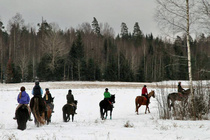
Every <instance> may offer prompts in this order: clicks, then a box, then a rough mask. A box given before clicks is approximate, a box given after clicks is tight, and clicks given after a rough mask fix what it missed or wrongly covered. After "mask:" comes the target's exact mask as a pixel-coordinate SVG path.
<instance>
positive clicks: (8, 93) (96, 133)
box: [0, 81, 210, 140]
mask: <svg viewBox="0 0 210 140" xmlns="http://www.w3.org/2000/svg"><path fill="white" fill-rule="evenodd" d="M176 83H177V81H173V82H169V81H164V82H159V83H128V82H40V86H41V87H42V89H43V90H44V89H45V88H49V89H50V92H51V94H52V96H53V97H55V99H54V104H55V108H54V111H55V113H53V115H52V122H51V123H50V124H49V125H43V126H41V127H36V126H35V125H34V122H33V121H32V122H29V121H28V122H27V128H26V130H24V131H21V130H18V129H17V123H16V121H15V120H13V119H12V118H13V117H14V113H15V108H16V106H17V105H18V104H17V101H16V97H17V95H18V93H19V89H20V87H21V86H25V87H26V92H27V93H28V94H29V95H30V97H31V98H32V94H31V90H32V88H33V86H34V83H19V84H0V106H1V107H0V118H1V119H0V139H1V140H8V139H11V140H29V139H30V140H53V139H54V140H55V139H56V140H140V139H145V140H174V139H179V140H208V139H210V122H209V121H208V120H202V121H179V120H161V119H159V116H158V105H157V100H156V98H151V104H150V111H151V113H149V114H144V111H145V106H141V107H140V108H139V115H136V113H135V102H134V101H135V97H136V96H139V95H140V93H141V88H142V86H143V85H144V84H146V85H147V87H148V91H151V90H155V92H156V95H158V94H160V90H157V89H156V88H155V86H157V85H165V84H167V85H176ZM182 83H183V85H187V82H184V81H183V82H182ZM106 87H108V88H109V91H110V93H111V94H115V96H116V98H115V101H116V103H115V104H114V110H113V113H112V120H110V119H109V115H108V119H107V120H101V119H100V113H99V102H100V101H101V100H102V99H103V93H104V89H105V88H106ZM69 89H72V92H73V95H74V98H75V99H76V100H78V106H77V108H78V109H77V113H78V114H77V115H75V118H74V122H71V121H70V122H67V123H66V122H63V118H62V107H63V105H64V104H65V103H66V94H67V93H68V90H69ZM173 90H175V89H173V88H171V89H170V91H173ZM32 118H33V117H32ZM33 119H34V118H33ZM126 124H128V125H129V126H130V127H125V125H126Z"/></svg>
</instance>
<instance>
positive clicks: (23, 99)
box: [13, 81, 77, 121]
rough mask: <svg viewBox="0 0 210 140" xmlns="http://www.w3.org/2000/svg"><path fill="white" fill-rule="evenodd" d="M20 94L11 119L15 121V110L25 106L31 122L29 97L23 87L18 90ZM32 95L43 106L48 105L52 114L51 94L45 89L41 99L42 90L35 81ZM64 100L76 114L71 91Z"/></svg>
mask: <svg viewBox="0 0 210 140" xmlns="http://www.w3.org/2000/svg"><path fill="white" fill-rule="evenodd" d="M20 91H21V92H20V93H19V94H18V97H17V102H18V103H19V105H18V106H17V107H16V110H15V117H14V118H13V119H15V120H16V119H17V117H16V111H17V109H18V108H19V107H20V106H21V105H23V104H24V105H26V106H27V108H28V113H29V116H30V117H29V121H32V119H31V109H30V107H29V105H28V104H29V102H30V97H29V95H28V93H26V91H25V87H24V86H22V87H21V88H20ZM32 95H34V97H38V98H40V99H41V100H42V101H43V102H44V103H45V104H47V105H49V107H50V108H51V110H52V113H54V111H53V109H54V104H53V99H54V98H53V97H52V95H51V93H50V91H49V88H46V89H45V94H44V97H43V98H42V95H43V90H42V88H41V87H40V85H39V82H38V81H36V82H35V86H34V87H33V90H32ZM66 99H67V103H68V104H69V105H72V106H73V107H74V108H75V109H74V110H75V114H77V113H76V109H77V107H76V104H75V103H74V96H73V94H72V91H71V90H69V91H68V94H67V95H66ZM46 111H47V108H46Z"/></svg>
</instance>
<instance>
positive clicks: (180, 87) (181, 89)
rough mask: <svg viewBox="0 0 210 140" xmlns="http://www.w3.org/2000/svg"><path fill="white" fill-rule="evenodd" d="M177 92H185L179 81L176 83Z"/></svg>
mask: <svg viewBox="0 0 210 140" xmlns="http://www.w3.org/2000/svg"><path fill="white" fill-rule="evenodd" d="M178 92H179V93H181V94H184V93H185V90H184V89H183V88H182V86H181V82H179V83H178Z"/></svg>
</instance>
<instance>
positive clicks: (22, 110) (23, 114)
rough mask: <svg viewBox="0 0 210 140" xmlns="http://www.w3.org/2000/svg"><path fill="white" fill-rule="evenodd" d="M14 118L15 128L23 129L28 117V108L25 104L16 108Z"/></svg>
mask: <svg viewBox="0 0 210 140" xmlns="http://www.w3.org/2000/svg"><path fill="white" fill-rule="evenodd" d="M16 118H17V125H18V127H17V128H18V129H20V130H25V129H26V123H27V121H28V119H29V113H28V108H27V106H26V105H24V104H23V105H21V106H20V107H19V108H18V109H17V111H16Z"/></svg>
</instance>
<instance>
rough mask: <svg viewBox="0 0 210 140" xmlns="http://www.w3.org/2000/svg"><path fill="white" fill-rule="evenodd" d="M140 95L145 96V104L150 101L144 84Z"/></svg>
mask: <svg viewBox="0 0 210 140" xmlns="http://www.w3.org/2000/svg"><path fill="white" fill-rule="evenodd" d="M141 96H145V97H146V98H147V104H149V103H150V101H149V97H148V92H147V86H146V85H144V87H143V88H142V92H141Z"/></svg>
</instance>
